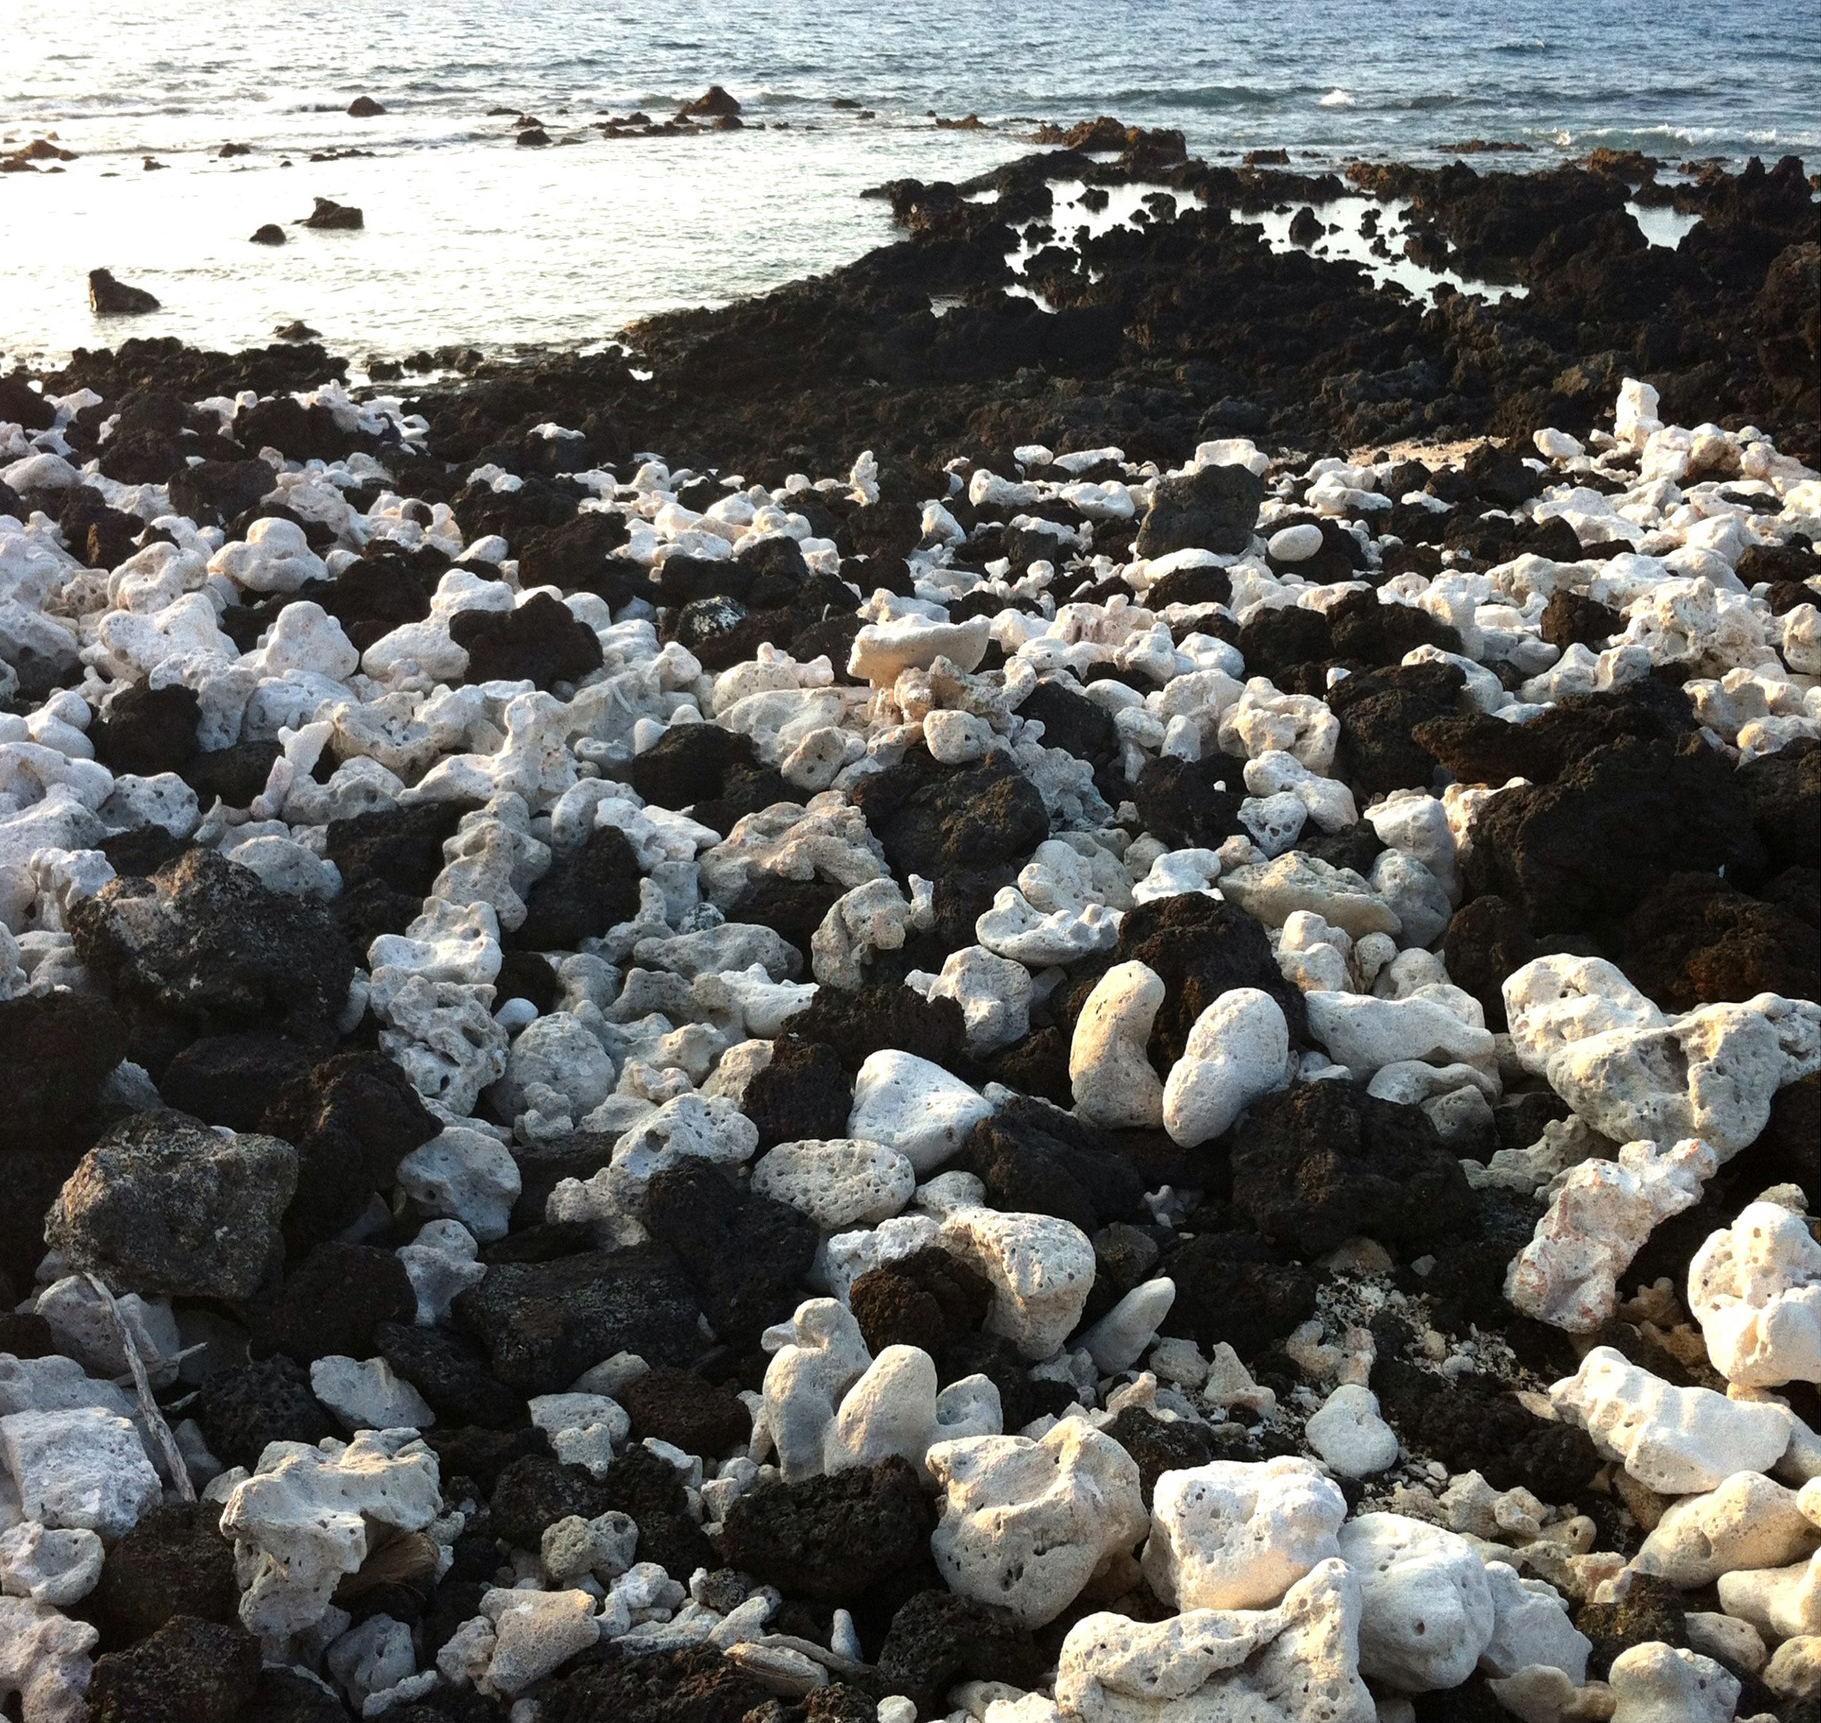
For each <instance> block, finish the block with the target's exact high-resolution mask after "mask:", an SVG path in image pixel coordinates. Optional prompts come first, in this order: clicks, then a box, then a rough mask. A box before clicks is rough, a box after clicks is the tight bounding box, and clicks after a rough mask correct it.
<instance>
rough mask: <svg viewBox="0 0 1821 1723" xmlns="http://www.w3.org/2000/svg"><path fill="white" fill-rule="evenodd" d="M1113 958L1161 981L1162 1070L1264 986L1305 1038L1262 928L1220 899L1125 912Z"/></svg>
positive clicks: (1198, 897) (1296, 1035)
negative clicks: (1197, 1033)
mask: <svg viewBox="0 0 1821 1723" xmlns="http://www.w3.org/2000/svg"><path fill="white" fill-rule="evenodd" d="M1113 960H1114V961H1115V962H1116V963H1126V962H1132V961H1136V962H1139V963H1144V964H1148V965H1149V966H1150V967H1151V968H1152V969H1154V970H1155V971H1156V972H1157V973H1158V975H1159V976H1161V977H1162V978H1163V984H1164V1002H1163V1005H1162V1007H1161V1008H1160V1009H1159V1011H1158V1013H1157V1020H1156V1022H1155V1023H1153V1024H1152V1026H1151V1043H1150V1054H1151V1059H1152V1062H1153V1063H1154V1064H1156V1066H1157V1068H1158V1069H1159V1070H1160V1071H1167V1070H1169V1068H1170V1067H1171V1066H1172V1065H1173V1064H1175V1062H1176V1061H1177V1060H1178V1059H1180V1058H1181V1057H1182V1050H1183V1048H1184V1047H1185V1046H1186V1045H1187V1043H1188V1038H1189V1031H1190V1030H1191V1029H1192V1028H1194V1026H1195V1019H1196V1018H1198V1017H1199V1016H1200V1015H1201V1014H1202V1012H1204V1011H1205V1010H1206V1009H1207V1008H1208V1007H1209V1006H1210V1005H1212V1004H1213V1003H1214V1001H1215V1000H1216V999H1218V998H1219V997H1220V996H1221V995H1222V994H1223V993H1227V992H1230V991H1231V990H1232V989H1233V988H1235V987H1258V988H1262V989H1263V990H1264V991H1265V992H1266V993H1269V994H1270V995H1271V997H1272V998H1273V999H1275V1000H1276V1001H1277V1003H1278V1004H1279V1005H1281V1006H1282V1007H1283V1013H1284V1018H1285V1020H1286V1021H1287V1022H1288V1024H1289V1026H1290V1039H1291V1040H1292V1042H1298V1041H1305V1040H1306V1039H1307V1037H1308V1015H1307V1013H1306V1011H1305V1010H1304V1008H1303V1001H1302V994H1301V993H1300V992H1299V991H1298V990H1297V989H1296V988H1295V987H1294V986H1292V985H1291V984H1290V983H1289V982H1287V981H1285V980H1284V977H1283V971H1282V970H1280V969H1279V968H1278V967H1277V959H1276V958H1275V957H1274V956H1273V955H1272V953H1271V943H1270V941H1269V940H1268V939H1266V937H1265V930H1264V928H1263V927H1262V926H1261V925H1260V924H1259V922H1258V921H1256V920H1255V919H1254V918H1253V917H1252V916H1249V915H1247V914H1246V913H1245V912H1244V911H1243V910H1240V909H1238V908H1236V907H1235V906H1234V905H1232V904H1230V903H1226V902H1224V901H1222V900H1221V899H1219V898H1213V897H1208V896H1206V895H1204V894H1203V893H1200V892H1185V893H1183V894H1181V895H1180V896H1177V897H1166V898H1160V899H1158V900H1157V901H1156V902H1154V903H1142V904H1139V905H1138V906H1137V907H1136V908H1134V909H1130V910H1127V911H1126V916H1125V920H1124V921H1123V922H1122V923H1121V924H1120V928H1119V944H1118V946H1117V947H1116V948H1115V949H1114V952H1113ZM1150 1188H1151V1189H1153V1190H1155V1189H1156V1186H1154V1185H1153V1186H1151V1187H1150Z"/></svg>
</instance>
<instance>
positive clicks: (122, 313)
mask: <svg viewBox="0 0 1821 1723" xmlns="http://www.w3.org/2000/svg"><path fill="white" fill-rule="evenodd" d="M89 304H90V306H92V307H93V308H94V310H95V311H96V312H97V313H99V314H100V315H101V316H103V317H127V316H132V315H134V314H135V313H138V312H141V311H156V310H157V309H158V301H157V300H156V299H155V298H154V297H153V296H152V295H151V294H149V293H147V292H146V290H145V289H144V288H143V287H128V286H127V285H126V284H125V283H124V282H121V281H116V280H115V279H114V277H113V274H112V272H111V271H109V270H106V269H91V270H90V271H89Z"/></svg>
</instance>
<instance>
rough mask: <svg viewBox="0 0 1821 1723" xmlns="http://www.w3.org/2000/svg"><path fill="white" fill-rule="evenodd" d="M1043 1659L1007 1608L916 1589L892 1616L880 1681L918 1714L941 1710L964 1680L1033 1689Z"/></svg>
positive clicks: (939, 1592)
mask: <svg viewBox="0 0 1821 1723" xmlns="http://www.w3.org/2000/svg"><path fill="white" fill-rule="evenodd" d="M1043 1663H1044V1659H1043V1655H1042V1653H1041V1652H1040V1651H1039V1650H1038V1649H1037V1646H1036V1644H1035V1643H1034V1642H1033V1641H1032V1639H1031V1636H1030V1634H1029V1633H1027V1632H1025V1631H1024V1630H1022V1629H1021V1628H1020V1627H1019V1626H1018V1624H1017V1621H1016V1620H1015V1619H1014V1618H1013V1616H1012V1614H1011V1612H1010V1611H1009V1610H1003V1609H994V1608H993V1607H992V1606H991V1605H990V1604H984V1603H976V1602H974V1600H973V1599H972V1598H966V1597H957V1596H956V1595H955V1594H954V1593H953V1592H949V1591H920V1592H918V1593H917V1594H916V1595H915V1596H914V1597H912V1598H910V1599H908V1600H907V1601H906V1602H905V1604H904V1605H903V1607H902V1608H900V1609H899V1611H898V1613H897V1614H896V1615H894V1616H893V1617H892V1625H891V1631H890V1632H889V1633H888V1634H887V1635H886V1637H885V1645H884V1647H883V1648H882V1649H881V1651H880V1653H879V1665H878V1668H879V1680H880V1682H881V1683H882V1685H883V1686H884V1687H885V1688H886V1689H887V1690H889V1691H890V1692H893V1693H902V1694H903V1695H904V1696H905V1697H906V1698H907V1699H910V1700H912V1701H914V1702H915V1704H916V1706H917V1709H918V1711H919V1712H920V1713H926V1714H934V1713H938V1712H940V1711H941V1710H942V1707H943V1703H944V1701H945V1700H946V1699H947V1697H948V1692H949V1689H950V1688H951V1687H954V1686H956V1685H957V1684H959V1683H960V1682H963V1681H1003V1682H1006V1683H1007V1684H1008V1685H1010V1686H1013V1687H1020V1688H1031V1687H1034V1686H1036V1684H1037V1682H1038V1681H1039V1680H1040V1678H1041V1676H1042V1673H1043Z"/></svg>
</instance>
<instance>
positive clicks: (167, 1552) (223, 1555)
mask: <svg viewBox="0 0 1821 1723" xmlns="http://www.w3.org/2000/svg"><path fill="white" fill-rule="evenodd" d="M220 1522H221V1508H220V1505H219V1504H218V1503H212V1502H176V1503H173V1504H171V1505H169V1506H160V1507H155V1508H150V1509H148V1510H147V1511H146V1512H145V1513H144V1514H142V1515H140V1517H139V1521H138V1523H137V1524H136V1525H135V1526H134V1527H133V1529H132V1530H131V1531H130V1532H128V1533H127V1534H126V1536H125V1537H123V1538H122V1539H121V1540H120V1541H119V1542H118V1543H117V1544H115V1545H114V1547H113V1548H112V1549H110V1550H109V1551H108V1552H107V1557H106V1559H105V1560H104V1561H103V1562H102V1564H101V1578H100V1579H99V1580H98V1581H97V1582H96V1584H95V1589H94V1590H93V1591H92V1592H90V1593H89V1596H88V1600H87V1603H86V1605H85V1606H84V1613H85V1614H87V1615H88V1617H89V1619H90V1620H91V1621H93V1622H94V1624H95V1625H96V1627H98V1628H99V1629H100V1630H101V1643H102V1644H103V1646H105V1647H106V1648H107V1649H108V1650H110V1651H113V1650H117V1649H119V1648H120V1647H122V1646H127V1645H132V1644H134V1643H135V1642H137V1641H138V1640H141V1639H144V1638H145V1637H146V1636H147V1635H148V1634H151V1633H156V1632H157V1631H158V1629H159V1628H161V1627H162V1626H164V1624H165V1623H166V1622H167V1621H169V1620H170V1619H171V1617H172V1616H174V1615H176V1614H177V1613H178V1611H179V1610H181V1611H182V1612H183V1613H184V1614H185V1615H191V1616H198V1617H200V1618H201V1619H202V1620H204V1621H222V1622H228V1621H234V1620H236V1619H238V1617H237V1611H238V1610H239V1607H240V1587H239V1586H238V1585H236V1584H235V1582H234V1546H233V1545H232V1544H231V1543H229V1542H228V1540H227V1539H226V1538H224V1537H223V1536H222V1535H221V1524H220Z"/></svg>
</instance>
